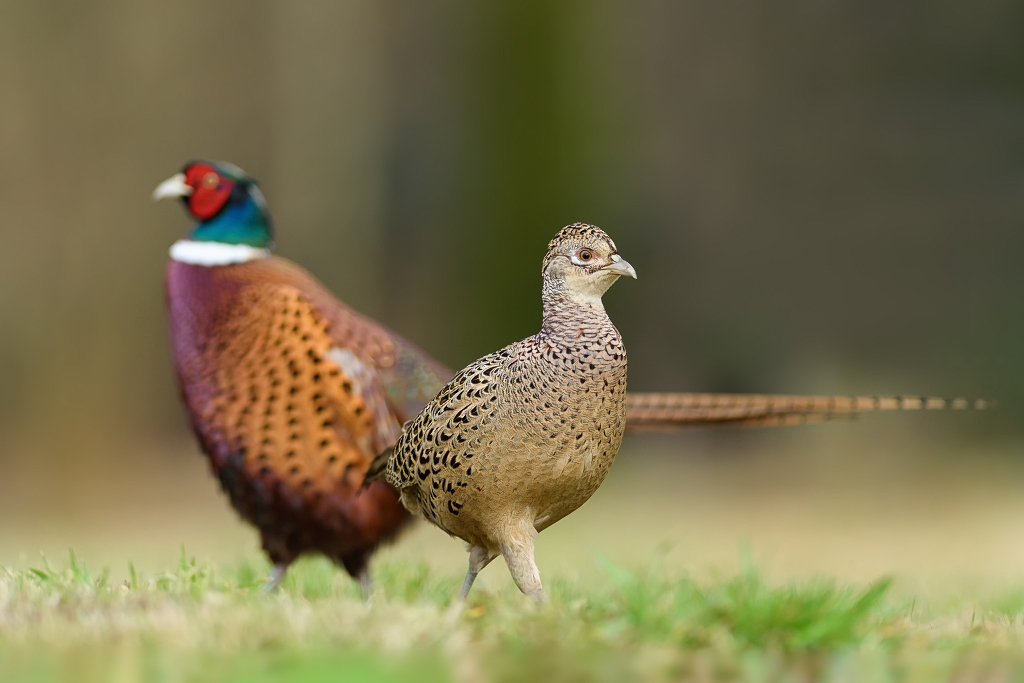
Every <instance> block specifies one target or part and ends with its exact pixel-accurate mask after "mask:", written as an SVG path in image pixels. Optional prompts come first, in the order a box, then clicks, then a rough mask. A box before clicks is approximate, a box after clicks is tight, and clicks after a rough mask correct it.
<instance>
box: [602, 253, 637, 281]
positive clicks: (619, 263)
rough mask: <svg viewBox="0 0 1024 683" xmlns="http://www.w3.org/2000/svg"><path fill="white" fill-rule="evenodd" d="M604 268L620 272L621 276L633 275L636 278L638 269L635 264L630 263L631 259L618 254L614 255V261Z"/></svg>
mask: <svg viewBox="0 0 1024 683" xmlns="http://www.w3.org/2000/svg"><path fill="white" fill-rule="evenodd" d="M604 268H605V270H610V271H612V272H613V273H618V274H619V275H621V276H624V277H631V278H633V279H634V280H635V279H636V270H635V269H634V268H633V266H631V265H629V261H627V260H626V259H624V258H622V257H621V256H619V255H618V254H615V255H613V256H612V262H611V263H609V264H608V265H607V266H605V267H604Z"/></svg>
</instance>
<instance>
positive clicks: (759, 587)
mask: <svg viewBox="0 0 1024 683" xmlns="http://www.w3.org/2000/svg"><path fill="white" fill-rule="evenodd" d="M598 563H599V565H600V568H601V569H602V576H603V578H602V579H601V580H600V581H593V582H590V583H588V584H587V585H581V584H579V583H576V582H573V581H569V580H565V579H560V578H559V577H557V576H556V577H552V578H550V579H549V581H548V584H549V592H550V594H551V603H550V604H549V605H545V606H543V607H536V606H534V605H532V604H531V603H530V602H528V601H527V600H526V599H525V598H523V597H522V596H521V595H519V594H518V593H516V592H514V590H513V589H509V590H502V591H498V592H493V593H490V592H487V591H483V590H481V591H479V592H476V593H475V594H474V595H473V596H472V597H471V599H470V601H469V604H468V605H466V607H465V608H460V607H459V606H458V605H456V604H454V603H453V601H452V595H453V593H454V592H455V590H456V589H457V587H458V586H459V585H460V582H461V577H459V576H442V575H437V574H435V573H434V572H432V571H431V570H430V569H429V568H428V567H427V566H426V565H422V564H410V563H391V564H388V563H382V564H380V565H379V566H377V567H376V571H375V575H376V581H377V587H376V589H375V592H374V594H373V596H372V597H371V598H370V599H369V600H368V601H364V600H363V599H361V597H360V595H359V592H358V589H357V587H356V585H355V583H354V582H353V581H351V580H349V579H348V578H347V577H346V576H344V575H343V573H341V572H339V571H337V570H336V569H334V568H333V567H332V566H331V565H330V564H329V563H327V562H326V561H323V560H306V561H303V562H301V563H299V564H298V565H297V566H296V567H294V568H293V570H292V571H291V572H290V573H289V576H288V578H287V580H286V582H285V584H284V586H283V589H282V590H281V591H280V592H279V593H277V594H275V595H266V594H264V593H262V592H261V590H260V588H261V585H262V582H263V579H264V577H265V576H266V574H267V571H268V567H267V566H266V565H265V564H264V563H263V562H258V561H257V562H253V563H251V564H243V565H240V566H233V567H218V566H213V565H210V564H204V563H198V562H196V561H195V560H194V559H190V558H188V557H187V556H186V555H185V554H184V552H183V553H182V556H181V559H180V561H179V563H178V566H177V567H174V568H173V569H172V570H170V571H167V572H165V573H161V574H156V575H146V576H144V575H140V574H139V572H137V571H135V569H134V567H131V566H129V567H128V569H127V576H126V578H124V579H118V580H114V579H112V578H111V576H112V574H111V572H109V571H106V570H104V571H101V572H92V571H90V569H89V568H87V567H86V566H85V565H84V564H83V563H82V562H80V561H78V560H77V559H76V557H75V556H74V554H71V555H70V557H69V558H68V560H67V561H66V562H64V563H62V564H61V566H60V567H54V566H53V565H51V564H50V563H48V562H45V561H43V562H41V563H40V564H39V565H37V566H36V567H34V568H31V569H27V570H14V569H4V568H0V681H3V682H4V683H6V682H8V681H18V682H21V681H31V682H33V683H35V682H36V681H55V682H57V681H59V682H64V681H74V682H75V683H91V682H93V681H95V682H101V681H102V682H103V683H106V682H108V681H111V682H118V683H120V682H125V683H128V682H132V681H146V682H149V681H155V682H164V681H166V682H167V683H175V682H179V681H182V682H189V683H192V682H195V683H206V682H211V683H212V682H213V681H239V682H242V681H244V682H246V683H260V682H262V681H289V682H298V683H303V682H316V681H332V682H333V681H385V682H387V681H405V680H415V681H417V682H418V683H433V682H434V681H437V682H441V681H450V680H456V681H476V680H484V681H496V682H503V681H537V682H539V681H560V680H565V681H580V682H582V681H627V680H628V681H676V680H708V681H718V680H722V681H730V680H744V681H747V680H749V681H766V682H767V681H812V680H825V681H874V680H878V681H932V680H950V681H968V680H985V681H1003V680H1007V681H1009V680H1017V679H1020V678H1022V677H1024V622H1022V620H1021V616H1020V610H1021V608H1022V606H1024V592H1016V593H1007V594H1005V595H1001V596H997V597H995V598H993V599H992V600H990V601H986V602H984V603H981V604H956V603H955V602H949V601H947V602H946V603H945V604H944V606H943V607H941V608H935V609H931V608H929V607H928V606H926V605H923V604H922V602H921V601H920V600H915V599H914V598H913V597H912V596H911V597H899V596H896V595H895V594H894V592H893V589H892V587H891V585H890V582H889V581H887V580H881V581H879V582H877V583H874V584H871V585H866V586H858V587H851V586H842V585H836V584H835V583H833V582H831V581H827V580H816V581H807V582H800V583H784V584H781V585H773V584H772V583H770V582H769V581H767V580H766V579H765V578H764V577H763V575H762V574H760V573H759V572H758V571H757V570H756V569H755V568H754V567H752V566H747V567H746V568H745V569H743V570H742V571H741V572H740V573H738V574H735V575H722V576H711V577H707V578H702V579H697V578H694V577H692V576H680V575H671V574H670V573H669V572H667V571H665V570H663V569H661V568H659V566H658V565H657V564H655V565H654V566H653V567H652V568H649V569H646V570H643V571H629V570H626V569H624V568H622V567H619V566H616V565H613V564H611V563H610V562H608V561H607V560H603V559H599V560H598ZM495 570H501V568H500V567H498V566H496V567H495V569H492V570H491V571H495Z"/></svg>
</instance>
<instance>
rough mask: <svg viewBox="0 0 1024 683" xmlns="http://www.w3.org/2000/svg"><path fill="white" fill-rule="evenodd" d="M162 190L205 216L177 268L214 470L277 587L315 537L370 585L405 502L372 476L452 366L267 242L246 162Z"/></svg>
mask: <svg viewBox="0 0 1024 683" xmlns="http://www.w3.org/2000/svg"><path fill="white" fill-rule="evenodd" d="M153 196H154V198H155V199H160V198H163V197H182V198H183V199H184V200H185V205H186V206H187V208H188V211H189V212H190V213H191V214H192V216H194V217H195V218H196V219H197V220H198V221H199V224H198V225H197V226H196V228H195V229H194V230H193V231H192V233H191V234H190V235H189V238H188V239H187V240H182V241H179V242H176V243H175V244H174V246H173V247H171V260H170V263H169V264H168V267H167V274H166V294H167V308H168V315H169V323H170V334H171V347H172V352H173V358H174V366H175V370H176V372H177V376H178V382H179V386H180V390H181V394H182V398H183V399H184V402H185V405H186V406H187V408H188V412H189V416H190V418H191V421H192V426H193V428H194V430H195V432H196V435H197V436H198V438H199V441H200V444H201V445H202V448H203V451H205V453H206V454H207V456H208V457H209V460H210V464H211V466H212V469H213V471H214V473H215V474H216V476H217V477H218V478H219V479H220V482H221V485H222V486H223V488H224V490H225V491H226V492H227V494H228V496H229V497H230V499H231V503H232V505H233V506H234V507H235V508H236V509H237V510H238V511H239V513H241V515H242V517H244V518H245V519H246V520H248V521H249V522H251V523H252V524H253V525H255V526H256V527H257V528H258V529H259V531H260V534H261V536H262V540H263V548H264V550H265V551H266V552H267V554H268V555H269V556H270V559H271V561H272V562H273V563H274V565H275V570H274V577H273V579H272V581H271V583H270V584H269V585H270V587H274V586H276V585H277V583H279V582H280V580H281V579H282V578H283V576H284V572H285V570H286V568H287V567H288V565H289V564H290V563H291V562H292V561H293V560H294V559H296V558H297V557H298V556H299V555H300V554H302V553H305V552H308V551H319V552H321V553H323V554H325V555H326V556H327V557H329V558H331V559H332V560H333V561H334V562H336V563H338V564H340V565H342V566H344V567H345V569H346V570H347V571H348V572H349V573H350V574H351V575H352V576H353V577H357V578H358V579H359V580H360V581H361V582H362V584H363V585H364V588H365V587H366V586H367V583H368V574H367V560H368V558H369V556H370V554H371V553H372V552H373V550H374V549H375V548H376V547H377V546H378V545H379V544H380V543H382V542H384V541H386V540H388V539H390V538H392V537H394V535H395V534H396V533H397V532H398V531H399V530H400V529H401V527H402V526H403V525H404V524H405V523H406V521H407V519H408V515H407V513H406V512H405V510H403V509H402V506H401V505H399V504H398V500H397V494H396V493H395V491H394V489H392V488H391V487H390V486H388V485H387V484H386V483H384V482H381V483H378V484H375V485H373V486H370V487H369V488H367V489H365V490H362V491H360V487H361V485H362V483H363V474H364V473H365V472H366V468H367V467H368V466H369V464H370V462H371V460H372V459H373V456H374V455H375V454H376V453H378V452H380V451H381V450H383V449H384V448H387V447H388V446H391V445H392V444H393V443H394V442H395V439H397V438H398V435H399V433H400V427H399V426H400V425H401V423H402V422H403V421H405V420H407V419H409V418H410V417H412V416H414V415H415V414H416V411H418V410H419V409H420V408H421V407H422V406H423V404H424V403H425V402H426V401H427V399H429V398H430V396H431V395H433V393H434V392H436V390H437V387H439V386H441V384H442V383H443V382H445V381H446V380H447V379H448V378H449V377H450V376H451V373H450V372H449V371H448V370H447V369H446V368H444V367H443V366H441V365H440V364H438V363H436V362H435V361H434V360H432V359H431V358H430V357H429V356H427V355H426V354H424V353H423V352H422V351H420V350H419V349H417V348H416V347H415V346H413V345H412V344H410V343H409V342H407V341H405V340H404V339H402V338H401V337H400V336H398V335H397V334H395V333H394V332H392V331H390V330H387V329H385V328H384V327H382V326H381V325H378V324H377V323H375V322H374V321H372V320H370V319H368V318H365V317H363V316H360V315H359V314H358V313H355V312H354V311H352V310H351V309H350V308H348V307H347V306H345V305H344V304H343V303H341V302H340V301H338V300H337V299H336V298H335V297H334V296H333V295H331V293H330V292H329V291H327V289H326V288H325V287H324V286H323V285H321V284H320V283H319V282H318V281H317V280H316V279H314V278H313V276H311V275H310V274H309V273H307V272H306V271H304V270H302V269H301V268H299V267H298V266H296V265H294V264H292V263H290V262H288V261H286V260H284V259H280V258H276V257H273V256H271V255H270V251H269V249H270V245H271V237H272V231H271V222H270V216H269V214H268V212H267V208H266V202H265V201H264V199H263V195H262V194H261V193H260V191H259V189H258V188H257V186H256V183H255V181H254V180H253V179H252V178H250V177H249V176H248V175H246V174H245V173H244V172H243V171H242V170H240V169H238V168H236V167H234V166H231V165H230V164H225V163H212V162H205V161H199V162H193V163H189V164H188V165H187V166H186V167H185V169H184V171H183V172H181V173H178V174H176V175H174V176H173V177H171V178H169V179H168V180H166V181H165V182H163V183H162V184H161V185H160V186H159V187H158V188H157V189H156V191H155V192H154V195H153Z"/></svg>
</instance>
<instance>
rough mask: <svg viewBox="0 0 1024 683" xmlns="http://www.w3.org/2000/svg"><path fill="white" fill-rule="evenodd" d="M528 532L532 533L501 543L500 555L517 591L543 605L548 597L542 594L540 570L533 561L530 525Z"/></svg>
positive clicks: (532, 534)
mask: <svg viewBox="0 0 1024 683" xmlns="http://www.w3.org/2000/svg"><path fill="white" fill-rule="evenodd" d="M530 531H531V532H532V533H523V534H517V537H516V538H513V539H510V540H509V541H507V542H505V543H502V544H501V554H502V556H503V557H504V558H505V564H507V565H508V571H509V573H510V574H512V580H513V581H515V582H516V585H517V586H519V590H521V591H522V592H523V593H524V594H525V595H528V596H530V597H531V598H533V599H534V600H536V601H537V602H538V603H545V602H547V600H548V596H547V595H546V594H545V593H544V587H543V586H542V585H541V582H540V570H539V569H537V562H536V561H535V560H534V559H533V537H534V536H535V535H536V532H535V531H533V526H532V525H530Z"/></svg>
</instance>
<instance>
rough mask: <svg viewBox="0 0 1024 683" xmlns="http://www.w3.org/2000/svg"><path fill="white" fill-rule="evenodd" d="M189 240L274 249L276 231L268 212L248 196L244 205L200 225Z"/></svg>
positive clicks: (226, 210)
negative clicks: (272, 243) (271, 247)
mask: <svg viewBox="0 0 1024 683" xmlns="http://www.w3.org/2000/svg"><path fill="white" fill-rule="evenodd" d="M189 239H190V240H194V241H196V242H223V243H225V244H248V245H249V246H252V247H261V248H265V247H270V245H271V242H272V240H273V231H272V229H271V226H270V217H269V216H268V215H267V212H266V210H265V209H264V208H263V207H261V206H260V205H259V203H258V202H257V201H256V200H255V199H254V198H253V197H252V196H251V195H249V196H246V199H245V201H243V202H240V203H238V204H229V205H228V206H226V207H224V210H223V211H221V212H220V213H218V214H217V215H216V216H214V217H213V218H211V219H210V220H208V221H203V222H202V223H200V224H199V225H197V226H196V227H195V229H194V230H193V231H192V233H191V234H190V235H189Z"/></svg>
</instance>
